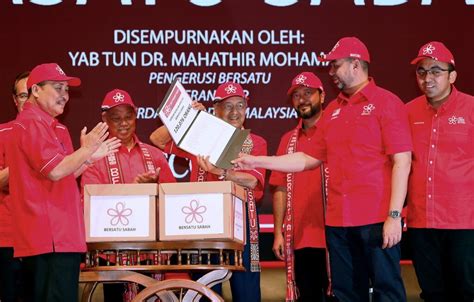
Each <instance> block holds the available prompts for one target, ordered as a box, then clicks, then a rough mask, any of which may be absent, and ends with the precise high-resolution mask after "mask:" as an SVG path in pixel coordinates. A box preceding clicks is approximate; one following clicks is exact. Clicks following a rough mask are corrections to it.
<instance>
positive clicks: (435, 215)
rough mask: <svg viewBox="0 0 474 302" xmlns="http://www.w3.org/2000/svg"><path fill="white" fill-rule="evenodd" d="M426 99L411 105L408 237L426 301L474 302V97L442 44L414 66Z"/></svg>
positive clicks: (430, 46) (423, 51) (426, 48)
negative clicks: (459, 82)
mask: <svg viewBox="0 0 474 302" xmlns="http://www.w3.org/2000/svg"><path fill="white" fill-rule="evenodd" d="M411 63H412V64H414V65H416V78H417V82H418V86H419V87H420V90H421V92H422V93H423V95H422V96H420V97H417V98H415V99H414V100H412V101H411V102H409V103H408V104H407V105H406V106H407V110H408V116H409V121H410V127H411V132H412V136H413V142H414V151H413V165H412V172H411V175H410V182H409V190H408V217H407V218H408V221H407V224H408V234H409V237H410V239H411V240H410V243H411V246H412V247H413V264H414V267H415V271H416V274H417V277H418V282H419V283H420V287H421V289H422V290H423V297H424V299H425V301H427V302H431V301H470V302H472V301H474V207H473V205H474V190H473V188H474V145H473V137H474V97H473V96H471V95H467V94H465V93H462V92H460V91H458V90H457V89H456V87H454V82H455V81H456V76H457V73H456V70H455V62H454V57H453V55H452V53H451V52H450V51H449V49H448V48H446V46H445V45H444V44H443V43H441V42H436V41H433V42H429V43H427V44H425V45H423V46H422V47H421V48H420V50H419V53H418V56H417V57H416V58H415V59H414V60H413V61H412V62H411Z"/></svg>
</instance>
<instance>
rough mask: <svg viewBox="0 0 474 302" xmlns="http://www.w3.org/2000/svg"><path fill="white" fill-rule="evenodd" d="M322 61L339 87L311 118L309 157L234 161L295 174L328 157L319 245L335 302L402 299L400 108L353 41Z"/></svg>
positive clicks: (407, 153)
mask: <svg viewBox="0 0 474 302" xmlns="http://www.w3.org/2000/svg"><path fill="white" fill-rule="evenodd" d="M321 60H323V61H328V62H329V66H330V70H329V75H330V76H331V77H332V79H333V81H334V83H335V84H336V86H337V87H338V88H339V89H340V90H341V92H340V93H339V95H338V96H337V98H336V99H335V100H334V101H333V102H331V103H329V105H328V107H327V108H326V110H325V112H324V114H323V116H322V118H321V121H320V122H319V123H318V128H317V130H316V136H315V138H316V139H315V140H314V143H313V148H311V150H309V151H310V152H309V154H308V155H307V154H305V153H303V152H295V153H292V154H287V155H283V156H276V157H254V156H242V157H240V158H238V159H236V160H234V163H235V164H236V165H237V166H238V167H240V168H243V169H250V168H255V167H263V168H267V169H271V170H279V171H284V172H298V171H302V170H308V169H314V168H315V167H317V166H319V165H320V164H321V163H322V162H323V161H324V162H327V164H328V168H329V171H330V173H331V178H330V181H329V186H328V189H329V194H328V206H327V210H326V242H327V245H328V250H329V254H330V258H331V261H330V267H331V281H332V283H331V285H332V289H333V291H334V294H335V295H336V297H337V298H338V299H339V301H341V302H358V301H369V287H370V286H372V287H373V299H374V301H405V300H406V294H405V288H404V286H403V281H402V277H401V272H400V257H401V253H400V240H401V236H402V222H401V210H402V207H403V203H404V201H405V196H406V191H407V182H408V174H409V172H410V164H411V150H412V142H411V136H410V129H409V125H408V118H407V114H406V111H405V108H404V105H403V103H402V101H401V100H400V99H399V98H398V97H397V96H396V95H394V94H393V93H391V92H389V91H387V90H385V89H383V88H380V87H378V86H376V85H375V81H374V79H373V78H371V77H369V75H368V68H369V63H370V56H369V52H368V50H367V48H366V46H365V45H364V44H363V43H362V42H361V41H360V40H359V39H357V38H355V37H346V38H342V39H340V40H339V41H338V42H337V44H336V45H335V46H334V47H333V49H332V50H331V52H329V54H328V55H327V56H324V57H323V58H321Z"/></svg>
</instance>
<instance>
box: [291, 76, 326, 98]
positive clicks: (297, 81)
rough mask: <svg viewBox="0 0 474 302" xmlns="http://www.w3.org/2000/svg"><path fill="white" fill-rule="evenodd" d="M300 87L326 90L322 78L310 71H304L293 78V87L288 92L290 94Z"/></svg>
mask: <svg viewBox="0 0 474 302" xmlns="http://www.w3.org/2000/svg"><path fill="white" fill-rule="evenodd" d="M298 87H309V88H315V89H320V90H321V91H323V92H324V88H323V83H321V80H320V79H319V78H318V77H317V76H316V75H315V74H314V73H312V72H308V71H305V72H302V73H300V74H298V75H297V76H296V77H294V78H293V80H292V81H291V87H290V89H288V92H287V93H286V94H287V95H290V94H291V93H293V91H294V90H295V89H296V88H298Z"/></svg>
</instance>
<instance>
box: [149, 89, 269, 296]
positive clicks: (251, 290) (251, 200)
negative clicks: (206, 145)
mask: <svg viewBox="0 0 474 302" xmlns="http://www.w3.org/2000/svg"><path fill="white" fill-rule="evenodd" d="M194 108H195V109H200V110H204V109H205V108H204V106H203V105H202V104H200V103H197V102H196V103H194ZM246 109H247V97H246V96H245V92H244V90H243V88H242V87H241V86H240V85H239V84H237V83H233V82H227V83H224V84H221V85H220V86H219V87H218V88H217V90H216V93H215V98H214V110H215V115H216V116H217V117H219V118H221V119H222V120H224V121H226V122H227V123H229V124H231V125H233V126H234V127H236V128H243V125H244V121H245V112H246ZM150 140H151V141H152V142H153V143H154V144H155V145H156V146H158V147H159V148H160V149H162V150H164V151H165V152H167V153H171V154H176V155H177V156H179V157H184V158H188V159H190V160H191V163H192V164H191V167H192V168H191V181H217V180H230V181H233V182H235V183H237V184H239V185H241V186H243V187H245V188H247V189H249V190H248V191H247V192H248V194H247V199H248V200H247V202H248V203H247V209H248V215H247V244H246V245H245V249H244V253H243V262H244V266H245V268H246V271H245V272H234V273H233V274H232V278H231V279H230V285H231V290H232V301H234V302H235V301H238V302H240V301H241V302H247V301H255V302H258V301H260V299H261V294H260V267H259V263H258V215H257V210H256V201H258V200H260V199H261V198H262V197H263V186H264V182H265V170H264V169H248V170H245V171H242V170H240V171H236V170H224V169H221V168H218V167H216V166H214V165H212V164H211V163H210V162H209V161H208V160H207V158H206V157H203V156H199V157H196V156H193V155H192V154H189V153H187V152H185V151H183V150H181V149H178V148H177V147H176V146H175V145H174V143H173V142H172V141H171V137H170V135H169V132H168V130H167V129H166V127H165V126H162V127H160V128H158V129H157V130H155V131H154V132H153V134H152V135H151V136H150ZM242 152H243V153H247V154H252V155H266V154H267V142H266V141H265V140H264V139H263V138H262V137H260V136H258V135H255V134H253V133H251V134H250V135H249V136H248V137H247V139H246V140H245V142H244V145H243V147H242ZM217 290H218V289H217Z"/></svg>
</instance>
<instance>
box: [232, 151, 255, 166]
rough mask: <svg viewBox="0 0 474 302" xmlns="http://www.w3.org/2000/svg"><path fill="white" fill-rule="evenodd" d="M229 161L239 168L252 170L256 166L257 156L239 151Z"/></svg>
mask: <svg viewBox="0 0 474 302" xmlns="http://www.w3.org/2000/svg"><path fill="white" fill-rule="evenodd" d="M231 163H232V164H233V165H234V167H235V168H236V169H239V170H253V169H255V168H256V166H257V157H256V156H253V155H249V154H246V153H242V152H241V153H239V157H238V158H236V159H234V160H232V161H231Z"/></svg>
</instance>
